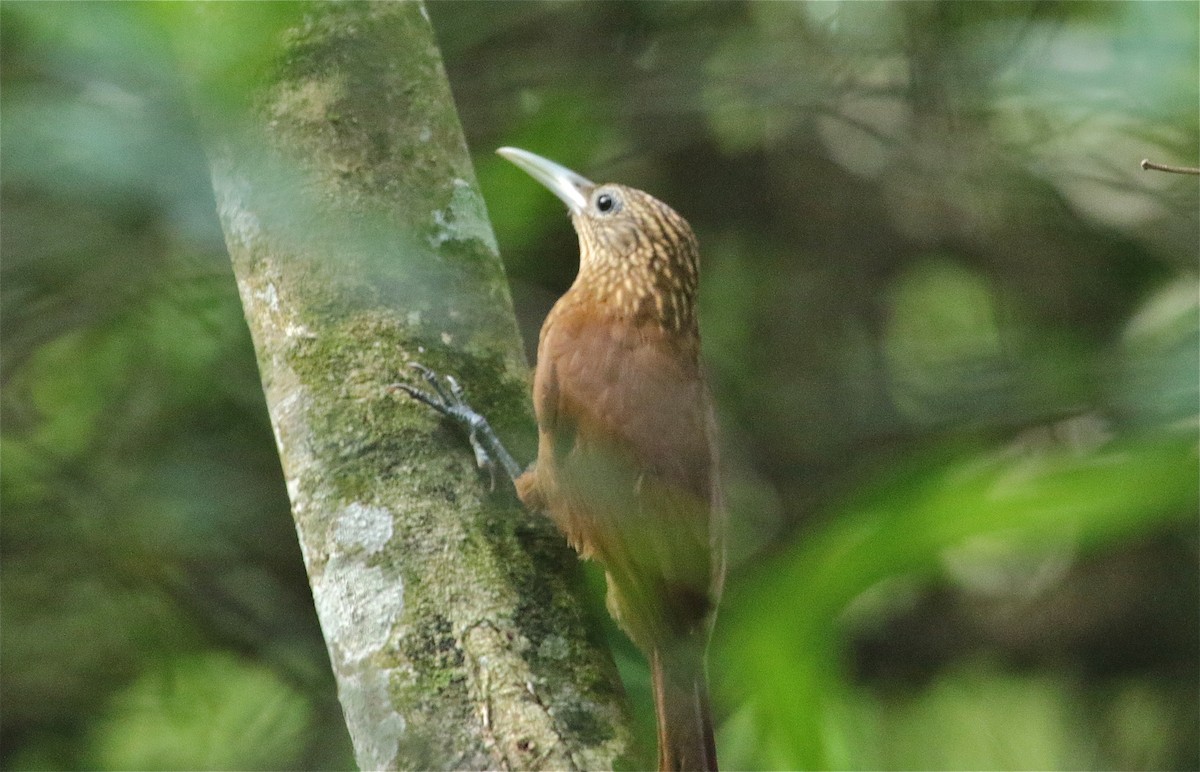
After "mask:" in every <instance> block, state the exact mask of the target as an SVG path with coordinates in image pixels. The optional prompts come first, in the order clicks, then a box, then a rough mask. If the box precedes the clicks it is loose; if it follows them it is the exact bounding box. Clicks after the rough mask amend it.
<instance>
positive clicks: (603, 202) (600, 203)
mask: <svg viewBox="0 0 1200 772" xmlns="http://www.w3.org/2000/svg"><path fill="white" fill-rule="evenodd" d="M616 208H617V199H616V198H614V197H613V195H612V194H611V193H601V194H600V195H598V196H596V209H598V210H599V211H601V212H605V213H607V212H611V211H613V210H614V209H616Z"/></svg>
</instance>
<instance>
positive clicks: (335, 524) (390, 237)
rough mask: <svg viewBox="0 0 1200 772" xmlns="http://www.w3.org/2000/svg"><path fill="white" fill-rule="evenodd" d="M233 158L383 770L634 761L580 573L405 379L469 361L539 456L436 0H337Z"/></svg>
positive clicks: (345, 688) (263, 299)
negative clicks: (416, 370)
mask: <svg viewBox="0 0 1200 772" xmlns="http://www.w3.org/2000/svg"><path fill="white" fill-rule="evenodd" d="M280 45H281V53H280V58H279V63H278V67H277V68H276V70H275V71H274V72H273V73H272V74H271V75H270V76H269V77H268V78H267V79H266V81H265V82H264V83H263V84H262V86H261V88H259V89H258V90H257V91H256V95H255V98H254V110H253V111H252V115H253V119H252V120H251V121H249V125H247V126H245V127H243V128H242V129H240V130H238V131H237V132H232V131H228V132H225V134H224V136H223V137H222V138H217V139H214V140H213V142H212V143H211V147H210V156H211V159H212V164H213V180H214V187H215V190H216V196H217V204H218V209H219V212H220V217H221V222H222V225H223V227H224V229H225V236H226V242H227V244H228V248H229V251H230V254H231V256H232V259H233V263H234V269H235V272H236V275H237V280H238V285H239V287H240V291H241V296H242V301H243V304H244V306H245V311H246V318H247V319H248V321H249V324H250V328H251V331H252V333H253V337H254V341H255V346H256V349H257V355H258V359H259V367H260V370H261V373H262V380H263V385H264V388H265V390H266V395H267V402H268V405H269V407H270V410H271V420H272V425H273V427H274V430H275V436H276V440H277V442H278V445H279V451H280V456H281V458H282V461H283V469H284V473H285V476H286V479H287V486H288V491H289V493H290V496H291V501H292V507H293V512H294V515H295V519H296V528H297V531H298V533H299V537H300V544H301V547H302V550H303V553H304V559H305V562H306V564H307V567H308V573H309V577H310V580H311V583H312V588H313V596H314V599H315V602H316V606H317V611H318V613H319V616H320V619H321V624H322V627H323V629H324V632H325V638H326V641H327V643H328V646H329V653H330V658H331V660H332V663H333V668H334V670H335V673H336V676H337V681H338V684H339V695H340V699H341V702H342V706H343V710H344V712H345V716H346V721H347V724H348V726H349V728H350V734H351V737H352V739H353V741H354V747H355V753H356V757H357V761H358V763H359V765H360V766H361V767H362V768H363V769H398V768H415V769H435V768H443V769H445V768H454V769H465V768H476V769H483V768H520V769H531V768H544V769H574V768H580V769H585V768H586V769H600V768H611V767H612V766H613V765H614V764H615V763H620V762H619V761H618V760H619V759H620V758H621V757H622V756H623V755H624V754H625V753H626V751H627V749H628V745H629V737H630V733H629V730H628V726H627V723H626V717H625V715H624V712H623V709H622V702H621V698H620V695H619V690H620V687H619V681H618V679H617V676H616V673H615V670H614V668H613V667H612V663H611V660H610V659H609V657H608V655H607V653H606V652H604V650H603V648H602V647H601V646H600V645H599V644H598V643H597V641H596V640H595V639H594V636H592V634H591V633H590V631H589V630H588V627H587V624H586V622H585V619H584V616H583V614H582V613H581V611H580V608H581V607H580V604H579V603H578V602H577V600H576V598H575V597H574V596H573V591H574V589H575V586H576V582H577V577H578V566H577V561H576V558H575V556H574V554H573V553H572V552H570V551H569V549H568V548H567V547H566V546H565V544H564V543H563V541H562V539H561V538H560V537H559V536H558V534H557V533H556V532H555V531H554V529H553V527H552V526H551V525H550V524H549V523H548V522H547V521H545V520H544V519H542V518H540V517H537V516H532V515H529V514H527V513H525V512H524V511H522V510H521V509H520V508H519V506H518V505H516V503H515V500H514V499H513V498H512V497H511V496H510V495H508V493H507V490H506V488H505V486H501V485H497V489H498V491H499V492H497V493H494V494H493V493H489V488H488V480H487V477H486V475H482V474H480V473H479V472H478V470H476V469H475V468H474V464H473V458H472V455H471V453H470V450H469V448H468V447H467V445H466V443H465V440H464V437H463V436H462V435H461V434H460V433H459V432H458V431H457V430H455V429H454V428H453V427H450V426H447V425H445V424H443V423H441V422H440V421H439V420H438V419H437V418H436V417H435V416H434V415H432V414H431V412H430V411H428V410H426V409H424V408H423V407H422V406H420V405H418V404H417V403H415V402H413V401H410V400H408V399H407V397H405V396H404V395H402V394H401V395H395V394H389V393H388V391H387V388H386V387H387V385H388V384H389V383H391V382H393V381H395V380H397V379H398V378H399V377H407V376H401V375H400V373H401V372H402V371H404V370H405V364H406V363H407V362H410V361H419V362H421V363H423V364H425V365H428V366H430V367H432V368H434V369H436V370H439V371H442V372H449V373H454V374H456V375H457V376H458V377H459V378H460V380H461V381H462V383H463V384H464V386H465V388H466V389H467V392H468V396H469V398H470V399H471V400H472V402H473V403H474V404H475V406H476V407H478V408H480V409H481V410H482V411H483V412H485V413H486V414H488V415H489V416H490V417H491V418H492V420H493V424H494V425H495V427H496V429H497V431H498V432H499V433H500V434H501V436H503V437H505V438H507V439H510V440H511V441H513V444H514V448H513V449H514V451H515V452H516V454H517V455H518V457H519V458H524V459H529V458H532V456H533V450H534V448H533V443H534V438H533V436H532V427H533V421H532V417H531V415H530V412H529V398H528V369H527V366H526V364H525V362H524V359H523V356H522V353H521V345H520V341H519V339H518V335H517V331H516V325H515V322H514V319H513V314H512V309H511V302H510V300H509V295H508V290H507V285H506V282H505V278H504V275H503V269H502V266H501V263H500V261H499V258H498V256H497V250H496V244H495V240H494V237H493V236H492V233H491V228H490V225H489V223H488V221H487V216H486V212H485V208H484V204H483V200H482V198H481V196H480V193H479V191H478V188H477V186H476V183H475V179H474V175H473V172H472V169H471V165H470V159H469V157H468V155H467V151H466V147H465V144H464V140H463V136H462V132H461V128H460V125H459V123H458V118H457V115H456V113H455V110H454V105H453V101H452V99H451V95H450V92H449V87H448V84H447V81H446V78H445V74H444V72H443V70H442V66H441V61H440V57H439V53H438V51H437V49H436V46H435V44H434V42H433V35H432V31H431V29H430V26H429V22H428V19H427V17H426V15H425V12H424V8H423V7H422V6H421V5H419V4H415V3H345V4H341V3H337V4H335V3H314V4H312V5H311V6H310V7H308V8H307V9H306V13H305V14H304V17H303V19H302V20H301V21H300V22H299V23H298V24H296V25H295V26H293V27H292V28H291V29H289V30H288V31H287V32H286V34H285V35H284V37H283V40H282V41H281V43H280Z"/></svg>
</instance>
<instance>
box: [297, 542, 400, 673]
mask: <svg viewBox="0 0 1200 772" xmlns="http://www.w3.org/2000/svg"><path fill="white" fill-rule="evenodd" d="M312 587H313V600H314V601H316V605H317V616H318V617H319V618H320V620H321V629H322V630H323V631H324V632H325V636H326V639H327V640H329V641H330V654H331V656H333V657H334V659H335V661H334V667H335V668H337V667H340V666H343V665H354V664H357V663H358V662H360V661H361V660H363V659H365V658H367V657H369V656H371V655H373V654H376V653H378V652H380V651H381V650H383V648H384V647H385V646H387V645H388V642H389V639H390V636H391V631H392V628H393V626H395V625H396V623H397V622H398V621H399V620H400V618H401V616H402V615H403V614H404V582H403V580H402V579H401V578H400V576H399V575H397V574H395V573H393V572H389V571H386V570H384V569H382V568H380V567H378V566H369V565H367V564H366V562H365V560H364V559H363V558H362V557H361V556H353V555H346V554H343V553H341V552H335V553H333V554H332V555H330V557H329V560H328V561H326V563H325V567H324V569H323V570H322V571H321V572H320V574H318V575H316V576H314V577H313V578H312Z"/></svg>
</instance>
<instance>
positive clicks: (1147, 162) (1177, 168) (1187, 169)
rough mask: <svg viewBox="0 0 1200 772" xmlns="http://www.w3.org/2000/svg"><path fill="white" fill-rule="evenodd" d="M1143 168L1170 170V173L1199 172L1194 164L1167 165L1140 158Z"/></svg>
mask: <svg viewBox="0 0 1200 772" xmlns="http://www.w3.org/2000/svg"><path fill="white" fill-rule="evenodd" d="M1142 168H1143V169H1154V170H1155V171H1160V172H1171V173H1172V174H1200V168H1196V167H1194V166H1167V165H1166V164H1156V163H1154V162H1153V161H1151V160H1150V159H1149V158H1143V159H1142Z"/></svg>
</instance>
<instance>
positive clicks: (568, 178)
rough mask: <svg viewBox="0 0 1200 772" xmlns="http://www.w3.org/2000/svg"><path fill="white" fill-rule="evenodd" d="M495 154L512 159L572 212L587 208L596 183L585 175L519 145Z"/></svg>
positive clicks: (501, 149)
mask: <svg viewBox="0 0 1200 772" xmlns="http://www.w3.org/2000/svg"><path fill="white" fill-rule="evenodd" d="M496 154H497V155H499V156H501V157H503V158H506V159H508V160H509V161H512V162H513V163H514V164H516V165H517V166H519V167H520V168H521V169H522V170H524V171H525V172H526V173H527V174H529V176H530V177H533V178H534V179H535V180H537V181H538V182H540V183H542V184H543V185H545V186H546V187H547V188H549V189H550V192H551V193H553V194H554V195H556V196H558V197H559V198H560V199H562V202H563V203H564V204H566V205H567V208H568V209H570V210H571V213H572V214H576V213H579V212H582V211H583V210H584V209H585V208H587V203H588V196H589V195H590V194H591V192H592V188H594V187H596V185H595V184H594V183H593V182H592V181H591V180H589V179H587V178H586V177H583V176H580V175H578V174H576V173H575V172H573V171H571V170H570V169H568V168H567V167H565V166H563V165H561V164H556V163H554V162H553V161H551V160H550V159H549V158H542V157H541V156H540V155H536V154H534V153H531V152H529V151H528V150H522V149H521V148H519V147H502V148H500V149H499V150H497V151H496Z"/></svg>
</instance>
